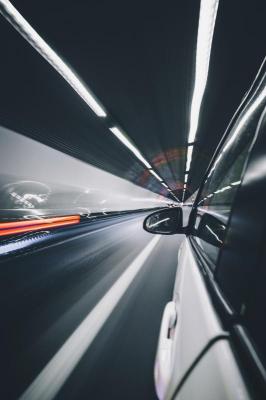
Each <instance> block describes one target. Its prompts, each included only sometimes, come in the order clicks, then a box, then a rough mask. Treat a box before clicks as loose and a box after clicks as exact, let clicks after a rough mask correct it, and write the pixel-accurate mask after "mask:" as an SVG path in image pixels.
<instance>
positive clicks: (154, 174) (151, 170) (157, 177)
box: [149, 169, 163, 182]
mask: <svg viewBox="0 0 266 400" xmlns="http://www.w3.org/2000/svg"><path fill="white" fill-rule="evenodd" d="M149 171H150V173H151V174H152V175H153V176H155V178H156V179H158V181H160V182H162V181H163V180H162V178H161V177H160V176H159V175H158V174H157V173H156V172H155V171H154V170H153V169H150V170H149Z"/></svg>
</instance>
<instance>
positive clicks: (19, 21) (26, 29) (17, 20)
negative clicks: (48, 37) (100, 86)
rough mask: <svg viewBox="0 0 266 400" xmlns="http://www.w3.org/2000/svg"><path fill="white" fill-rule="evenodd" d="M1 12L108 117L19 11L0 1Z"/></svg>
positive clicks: (71, 83)
mask: <svg viewBox="0 0 266 400" xmlns="http://www.w3.org/2000/svg"><path fill="white" fill-rule="evenodd" d="M0 12H1V13H2V15H3V16H4V17H5V18H6V19H7V20H8V21H9V22H10V24H11V25H12V26H13V27H14V28H15V29H16V30H17V31H18V32H19V33H20V34H21V35H22V36H23V37H24V39H26V40H27V42H29V44H30V45H31V46H32V47H34V49H35V50H36V51H38V52H39V53H40V55H41V56H42V57H43V58H44V59H45V60H46V61H48V62H49V64H51V65H52V67H53V68H54V69H55V70H56V71H57V72H58V73H59V74H60V75H61V76H62V77H63V78H64V79H65V80H66V81H67V82H68V83H69V85H70V86H71V87H72V88H73V89H74V90H75V91H76V92H77V94H78V95H79V96H80V97H81V98H82V99H83V100H84V101H85V103H87V104H88V106H89V107H90V108H91V109H92V110H93V111H94V112H95V114H96V115H97V116H98V117H106V115H107V114H106V111H105V110H104V108H103V106H102V105H101V104H100V102H99V101H98V100H96V97H95V96H94V94H93V93H92V92H91V91H90V90H89V88H88V87H87V86H86V85H85V84H84V83H83V82H82V81H81V80H80V78H79V77H78V75H77V74H75V73H74V72H73V71H72V69H71V68H70V67H69V66H68V65H67V64H66V63H65V62H64V61H63V60H62V58H61V57H59V55H58V54H57V53H56V52H55V51H54V50H53V49H52V48H51V47H50V46H49V45H48V44H47V43H46V42H45V41H44V40H43V38H42V37H41V36H40V35H39V34H38V33H37V32H36V31H35V30H34V29H33V28H32V26H31V25H30V24H29V23H28V22H27V21H26V20H25V18H23V16H22V15H21V14H20V13H19V12H18V11H17V9H16V8H15V7H14V6H13V5H12V4H11V3H10V2H9V1H8V0H1V1H0Z"/></svg>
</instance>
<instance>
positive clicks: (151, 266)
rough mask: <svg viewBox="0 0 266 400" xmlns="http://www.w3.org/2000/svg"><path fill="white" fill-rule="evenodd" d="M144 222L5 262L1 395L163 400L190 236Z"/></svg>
mask: <svg viewBox="0 0 266 400" xmlns="http://www.w3.org/2000/svg"><path fill="white" fill-rule="evenodd" d="M144 216H145V214H141V215H140V214H135V215H132V216H126V215H124V216H121V217H113V218H108V219H106V220H104V221H95V222H92V223H89V224H85V225H83V226H80V227H72V228H69V229H68V230H66V229H65V230H64V231H62V232H64V234H61V237H60V235H59V234H58V235H56V234H55V235H54V236H52V238H49V240H46V241H42V242H41V244H39V245H38V243H37V242H36V245H35V244H34V238H33V239H32V242H33V244H31V246H29V247H27V246H26V248H24V249H23V250H22V251H20V252H17V253H16V254H11V255H9V256H8V257H6V256H1V259H0V274H1V277H0V278H1V279H0V311H1V333H0V338H1V358H0V362H1V393H0V398H2V399H8V400H10V399H17V398H21V399H26V400H33V399H43V400H44V399H45V400H48V399H52V398H56V399H75V400H76V399H94V400H98V399H99V400H102V399H103V400H105V399H116V400H119V399H121V400H122V399H123V400H124V399H127V400H130V399H132V400H133V399H134V400H136V399H138V400H142V399H143V400H144V399H145V400H149V399H156V395H155V393H154V387H153V363H154V357H155V352H156V345H157V339H158V332H159V327H160V321H161V316H162V312H163V309H164V306H165V304H166V302H167V301H169V300H170V299H171V295H172V290H173V285H174V277H175V273H176V261H177V252H178V248H179V244H180V241H181V240H182V236H181V235H174V236H157V235H151V234H149V233H147V232H145V231H144V230H143V229H142V222H143V219H144ZM40 237H41V235H39V238H40ZM32 242H31V243H32Z"/></svg>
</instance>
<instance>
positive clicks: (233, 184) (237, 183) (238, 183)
mask: <svg viewBox="0 0 266 400" xmlns="http://www.w3.org/2000/svg"><path fill="white" fill-rule="evenodd" d="M240 183H241V181H236V182H232V183H231V185H232V186H236V185H240Z"/></svg>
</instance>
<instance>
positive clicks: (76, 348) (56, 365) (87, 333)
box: [20, 236, 160, 400]
mask: <svg viewBox="0 0 266 400" xmlns="http://www.w3.org/2000/svg"><path fill="white" fill-rule="evenodd" d="M159 240H160V236H156V237H154V238H153V239H152V240H151V241H150V242H149V244H148V245H147V246H146V247H145V248H144V249H143V250H142V251H141V253H140V254H139V255H138V256H137V258H136V259H135V260H134V261H133V262H132V263H131V264H130V265H129V267H128V268H127V269H126V271H125V272H124V273H123V274H122V275H121V276H120V277H119V279H118V280H117V281H116V282H115V283H114V284H113V286H111V288H110V289H109V290H108V292H107V293H106V294H105V295H104V297H103V298H102V299H101V300H100V301H99V302H98V304H97V305H96V306H95V307H94V308H93V310H92V311H91V312H90V313H89V314H88V316H87V317H86V318H85V319H84V320H83V321H82V323H81V324H80V325H79V326H78V328H77V329H76V330H75V331H74V332H73V334H72V335H71V336H70V337H69V339H68V340H67V341H66V342H65V343H64V345H63V346H62V347H61V348H60V350H59V351H58V352H57V353H56V354H55V356H54V357H53V358H52V360H51V361H50V362H49V363H48V364H47V366H46V367H45V368H44V369H43V370H42V372H41V373H40V374H39V376H38V377H37V378H36V380H35V381H34V382H33V383H32V385H31V386H30V387H29V388H28V389H27V390H26V392H24V394H23V395H22V396H21V397H20V399H21V400H33V399H39V400H51V399H53V398H54V397H55V396H56V394H57V393H58V391H59V390H60V389H61V387H62V386H63V384H64V382H65V381H66V380H67V378H68V376H69V375H70V374H71V372H72V371H73V369H74V368H75V367H76V365H77V364H78V362H79V360H80V359H81V357H82V356H83V355H84V353H85V352H86V350H87V349H88V347H89V346H90V344H91V343H92V341H93V340H94V338H95V336H96V335H97V333H98V332H99V330H100V329H101V328H102V326H103V325H104V323H105V322H106V320H107V319H108V317H109V316H110V314H111V313H112V311H113V310H114V308H115V307H116V305H117V304H118V302H119V301H120V299H121V298H122V296H123V295H124V293H125V292H126V290H127V289H128V287H129V285H130V284H131V282H132V281H133V279H134V278H135V276H136V275H137V273H138V272H139V270H140V269H141V267H142V266H143V264H144V263H145V261H146V260H147V258H148V257H149V255H150V254H151V252H152V250H153V249H154V248H155V246H156V245H157V244H158V242H159Z"/></svg>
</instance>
